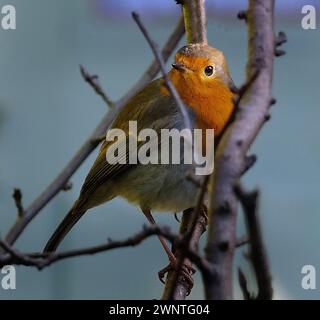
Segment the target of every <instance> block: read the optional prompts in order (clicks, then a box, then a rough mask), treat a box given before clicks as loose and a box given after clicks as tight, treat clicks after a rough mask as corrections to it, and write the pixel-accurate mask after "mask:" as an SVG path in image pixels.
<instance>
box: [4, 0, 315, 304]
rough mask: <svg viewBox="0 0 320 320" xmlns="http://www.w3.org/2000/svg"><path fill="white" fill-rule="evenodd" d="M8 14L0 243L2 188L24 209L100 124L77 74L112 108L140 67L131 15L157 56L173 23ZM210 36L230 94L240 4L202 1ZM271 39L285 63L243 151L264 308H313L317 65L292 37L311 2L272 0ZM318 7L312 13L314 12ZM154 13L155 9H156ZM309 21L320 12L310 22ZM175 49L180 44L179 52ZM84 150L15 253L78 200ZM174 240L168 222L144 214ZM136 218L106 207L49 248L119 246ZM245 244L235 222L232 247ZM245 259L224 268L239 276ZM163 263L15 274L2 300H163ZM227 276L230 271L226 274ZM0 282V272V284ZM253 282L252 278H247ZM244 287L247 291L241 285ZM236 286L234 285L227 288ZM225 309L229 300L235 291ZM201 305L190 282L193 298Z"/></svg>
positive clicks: (69, 7)
mask: <svg viewBox="0 0 320 320" xmlns="http://www.w3.org/2000/svg"><path fill="white" fill-rule="evenodd" d="M8 2H10V4H13V5H15V6H16V9H17V30H15V31H3V30H1V29H0V46H1V49H0V232H1V235H2V236H3V235H5V233H6V232H7V230H8V228H9V227H10V226H11V225H12V223H13V222H14V219H15V215H16V209H15V206H14V202H13V199H12V197H11V194H12V188H13V187H19V188H21V189H22V191H23V202H24V204H25V206H26V205H28V204H29V203H30V202H31V201H32V200H33V199H34V198H35V197H36V196H37V195H38V194H39V193H40V192H41V191H42V190H43V189H44V188H45V187H46V186H47V185H48V183H49V182H50V181H52V179H53V178H54V177H55V176H56V175H57V173H58V172H59V171H60V170H61V168H62V167H63V166H64V165H65V164H66V163H67V161H68V160H69V159H70V158H71V156H73V154H74V153H75V151H76V150H77V149H78V148H79V146H80V145H81V144H82V142H83V141H84V139H85V138H86V137H87V136H88V135H89V134H90V133H91V131H92V130H93V129H94V127H95V126H96V124H97V123H98V122H99V120H100V119H101V117H102V116H103V115H104V114H105V112H106V106H105V105H104V104H103V102H102V101H101V100H100V98H99V97H97V96H96V95H95V93H94V92H93V91H92V90H91V88H90V87H88V85H87V84H86V83H85V82H84V81H83V79H82V78H81V76H80V73H79V64H80V63H81V64H83V65H84V66H85V67H86V68H87V69H88V70H89V71H90V72H91V73H97V74H99V75H100V80H101V83H102V85H103V87H104V88H105V90H106V91H107V92H108V93H109V94H110V96H111V97H112V98H113V99H116V98H118V97H120V96H121V95H122V94H124V93H125V92H126V90H127V89H128V88H129V87H130V86H131V85H132V84H133V83H134V82H135V81H136V79H137V78H138V77H139V76H140V75H141V73H142V72H143V70H144V68H145V67H146V66H147V64H148V63H149V61H151V59H152V54H151V52H150V49H149V47H148V45H147V44H146V42H145V40H144V38H143V36H142V35H141V33H140V31H139V30H138V28H137V27H136V25H135V23H134V22H133V21H132V19H131V17H130V10H131V9H132V8H136V9H137V10H139V12H140V13H141V15H142V19H143V20H144V21H145V22H146V24H147V25H148V27H149V28H150V32H151V34H152V35H153V37H154V38H155V39H156V40H157V41H158V43H159V44H163V43H164V41H165V40H166V38H167V36H168V35H169V34H170V32H171V30H172V28H173V27H174V25H175V22H176V19H177V17H178V15H179V9H178V7H177V6H176V5H175V3H174V1H173V0H166V1H164V0H161V4H163V3H165V5H161V4H160V1H158V2H157V4H158V5H159V8H158V9H157V7H155V6H153V7H152V6H148V3H147V1H138V0H137V1H124V0H122V1H121V0H120V1H106V0H97V1H93V0H92V1H89V0H69V1H64V0H56V1H50V0H27V1H26V0H10V1H9V0H8V1H7V0H0V7H1V6H2V5H5V4H8ZM207 3H208V7H209V9H210V10H208V38H209V42H210V44H212V45H214V46H216V47H218V48H219V49H221V50H223V51H224V53H225V55H226V57H227V59H228V62H229V66H230V70H231V74H232V76H233V78H234V80H235V82H236V84H238V85H240V84H241V83H242V82H243V81H244V70H245V69H244V68H245V63H246V57H247V52H246V45H247V35H246V25H245V24H244V22H242V21H239V20H237V19H236V13H237V11H238V10H239V9H241V8H242V9H244V8H245V3H246V1H236V0H230V1H228V4H227V5H225V6H224V5H223V2H222V1H214V0H208V1H207ZM277 3H278V7H277V9H278V14H277V19H276V30H277V31H279V30H284V31H285V32H286V33H287V35H288V38H289V42H288V44H286V45H285V49H286V51H287V55H286V56H285V57H281V58H279V59H277V60H276V64H275V74H274V77H275V79H274V96H275V97H276V99H277V101H278V103H277V104H276V105H275V106H274V107H273V109H272V119H271V121H270V122H268V123H267V125H266V126H265V127H264V129H263V131H262V134H261V135H260V136H259V138H258V139H257V141H256V143H255V144H254V146H253V147H252V152H254V153H256V154H257V155H258V163H257V164H256V165H255V167H254V168H253V169H252V170H251V171H250V173H249V174H248V175H247V176H246V177H245V182H246V185H247V186H248V187H254V186H259V187H260V188H261V190H262V198H261V211H260V215H261V220H262V227H263V233H264V237H265V241H266V245H267V249H268V254H269V257H270V263H271V268H272V275H273V279H274V287H275V297H276V298H284V299H286V298H287V299H300V298H302V299H303V298H310V299H318V298H320V291H319V290H320V289H319V290H309V291H306V290H303V289H302V288H301V277H302V275H301V268H302V266H303V265H306V264H313V265H314V266H315V267H316V268H317V269H318V271H320V253H319V249H318V242H319V240H320V233H319V227H320V192H319V190H320V189H319V182H320V172H319V163H320V148H319V122H318V121H319V118H320V108H319V101H320V90H319V71H320V68H319V67H320V64H319V53H320V41H319V40H320V38H319V32H320V25H319V26H318V29H317V30H309V31H307V30H303V29H302V28H301V24H300V23H301V17H302V15H301V7H302V5H303V4H310V3H312V1H289V0H282V1H277ZM318 8H319V6H318ZM160 9H161V10H160ZM318 13H319V15H320V9H319V10H318ZM183 43H184V40H183V41H182V42H181V45H182V44H183ZM95 155H96V152H94V153H93V154H92V156H90V158H89V159H88V160H87V161H86V162H85V163H84V164H83V165H82V166H81V168H80V169H79V170H78V171H77V173H76V174H75V175H74V177H72V182H73V185H74V187H73V189H72V190H71V191H68V192H61V193H60V194H59V195H58V196H57V197H56V198H55V199H54V200H53V201H52V202H50V204H49V205H48V206H47V207H46V208H45V209H44V210H42V212H41V213H40V214H39V216H37V217H36V219H35V220H34V221H33V222H32V223H31V224H30V225H29V227H28V228H27V229H26V231H25V232H24V233H23V235H22V236H21V237H20V238H19V240H18V241H17V243H16V245H17V247H18V248H19V249H20V250H25V251H39V250H41V249H42V248H43V246H44V244H45V242H46V240H47V239H48V238H49V236H50V235H51V233H52V231H53V230H54V229H55V227H56V225H57V224H58V223H59V221H60V220H61V219H62V217H63V216H64V215H65V213H66V212H67V210H68V208H69V207H70V206H71V205H72V203H73V201H74V199H76V197H77V194H78V192H79V189H80V187H81V184H82V181H83V179H84V177H85V175H86V172H87V171H88V169H89V167H90V166H91V164H92V162H93V159H94V157H95ZM155 218H156V220H157V221H159V223H164V224H169V225H171V226H172V227H173V228H175V229H177V228H178V223H177V222H176V221H175V220H174V218H173V216H172V215H170V214H158V215H156V216H155ZM145 223H146V221H145V218H144V217H143V215H142V214H141V213H140V212H139V210H138V209H136V208H134V207H133V206H131V205H129V204H128V203H126V202H125V201H123V200H121V199H116V200H114V201H112V202H110V203H108V204H105V205H103V206H101V207H99V208H96V209H94V210H91V211H90V213H89V214H87V215H85V216H84V217H83V218H82V220H81V221H80V223H78V225H77V226H76V227H75V228H74V230H73V232H72V233H71V234H70V236H68V237H67V239H66V240H65V241H64V242H63V245H62V246H61V249H72V248H80V247H83V246H89V245H94V244H99V243H102V242H103V241H105V240H106V239H107V238H108V237H110V238H113V239H122V238H125V237H127V236H128V235H131V234H134V233H135V232H137V231H139V230H141V227H142V225H143V224H145ZM243 234H244V227H243V220H242V217H241V214H240V215H239V236H241V235H243ZM243 252H244V249H241V250H238V252H237V255H236V267H237V266H241V268H242V269H243V270H244V271H245V272H246V274H248V275H250V274H251V269H250V267H249V266H248V263H247V261H246V259H245V258H244V257H243ZM166 264H167V258H166V256H165V254H164V252H163V250H162V248H161V247H160V244H159V243H158V240H157V239H156V238H152V239H149V240H148V241H145V242H144V243H143V244H141V245H140V246H138V247H136V248H128V249H121V250H117V251H111V252H106V253H102V254H99V255H95V256H90V257H82V258H74V259H71V260H67V261H63V262H60V263H57V264H55V265H53V266H51V267H49V268H47V269H45V270H43V271H41V272H39V271H37V270H36V269H32V268H26V267H17V289H16V290H12V291H5V290H3V289H1V288H0V298H2V299H27V298H29V299H34V298H37V299H84V298H86V299H116V298H124V299H127V298H132V299H143V298H145V299H151V298H158V297H159V296H160V295H161V291H162V288H163V286H162V284H161V283H160V282H159V280H158V278H157V272H158V270H159V269H160V268H162V267H164V266H165V265H166ZM235 271H236V269H235ZM0 277H1V274H0ZM251 280H252V279H251ZM250 282H251V283H252V281H250ZM235 283H236V281H235ZM235 289H236V290H235V292H236V297H237V298H241V294H240V292H239V289H238V285H237V284H235ZM201 297H202V286H201V279H200V276H199V274H198V275H197V279H196V285H195V288H194V290H193V291H192V294H191V298H201Z"/></svg>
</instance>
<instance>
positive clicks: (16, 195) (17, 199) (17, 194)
mask: <svg viewBox="0 0 320 320" xmlns="http://www.w3.org/2000/svg"><path fill="white" fill-rule="evenodd" d="M12 197H13V199H14V203H15V204H16V207H17V209H18V217H19V218H22V217H23V214H24V209H23V205H22V192H21V190H20V189H17V188H14V189H13V193H12Z"/></svg>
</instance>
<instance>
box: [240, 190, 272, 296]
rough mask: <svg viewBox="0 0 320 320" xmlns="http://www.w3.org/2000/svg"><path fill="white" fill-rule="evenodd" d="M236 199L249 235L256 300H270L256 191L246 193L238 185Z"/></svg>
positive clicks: (270, 290)
mask: <svg viewBox="0 0 320 320" xmlns="http://www.w3.org/2000/svg"><path fill="white" fill-rule="evenodd" d="M235 192H236V195H237V197H238V198H239V200H240V203H241V205H242V207H243V211H244V216H245V221H246V225H247V230H248V233H249V237H250V239H251V241H250V246H249V247H250V252H249V255H248V256H249V258H250V260H251V262H252V265H253V269H254V272H255V276H256V279H257V285H258V294H257V297H256V299H259V300H270V299H272V293H273V290H272V284H271V272H270V267H269V262H268V257H267V253H266V249H265V246H264V243H263V238H262V233H261V225H260V222H259V217H258V196H259V193H258V191H257V190H255V191H253V192H246V191H244V190H243V188H242V187H241V186H240V185H237V186H236V188H235Z"/></svg>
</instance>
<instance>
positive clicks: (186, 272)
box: [141, 208, 195, 287]
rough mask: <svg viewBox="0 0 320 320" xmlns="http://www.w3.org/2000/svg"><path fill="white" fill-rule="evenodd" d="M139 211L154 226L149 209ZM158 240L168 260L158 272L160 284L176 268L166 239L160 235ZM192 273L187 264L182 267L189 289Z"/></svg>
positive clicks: (190, 267) (175, 262) (175, 261)
mask: <svg viewBox="0 0 320 320" xmlns="http://www.w3.org/2000/svg"><path fill="white" fill-rule="evenodd" d="M141 211H142V212H143V214H144V215H145V216H146V218H147V219H148V221H149V222H150V224H153V225H155V224H156V222H155V220H154V218H153V216H152V214H151V211H150V209H142V208H141ZM158 238H159V240H160V242H161V245H162V247H163V248H164V250H165V252H166V254H167V256H168V258H169V265H168V266H166V267H165V268H163V269H162V270H160V271H159V272H158V276H159V279H160V281H161V282H162V283H164V280H163V278H164V276H165V274H166V273H168V272H169V271H170V270H172V269H176V267H177V259H176V257H175V256H174V254H173V253H172V251H171V250H170V248H169V247H168V244H167V242H166V239H165V238H164V237H163V236H161V235H158ZM194 272H195V269H194V268H193V267H192V266H191V265H187V264H184V265H183V268H182V275H183V276H184V278H185V279H186V281H188V282H190V285H191V287H192V286H193V279H192V277H191V275H192V274H193V273H194Z"/></svg>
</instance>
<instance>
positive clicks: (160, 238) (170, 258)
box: [141, 209, 176, 263]
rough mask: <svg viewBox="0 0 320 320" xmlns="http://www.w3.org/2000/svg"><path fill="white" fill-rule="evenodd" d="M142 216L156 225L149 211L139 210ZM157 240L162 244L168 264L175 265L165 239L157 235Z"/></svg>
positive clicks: (174, 258)
mask: <svg viewBox="0 0 320 320" xmlns="http://www.w3.org/2000/svg"><path fill="white" fill-rule="evenodd" d="M141 210H142V212H143V214H144V215H145V216H146V218H147V219H148V221H149V222H150V224H153V225H155V224H157V223H156V222H155V220H154V218H153V216H152V214H151V211H150V210H149V209H141ZM158 238H159V240H160V242H161V244H162V247H163V249H164V251H165V252H166V254H167V256H168V258H169V261H170V263H175V261H176V257H175V256H174V254H173V253H172V251H171V250H170V248H169V247H168V244H167V242H166V239H165V238H164V237H163V236H161V235H158Z"/></svg>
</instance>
